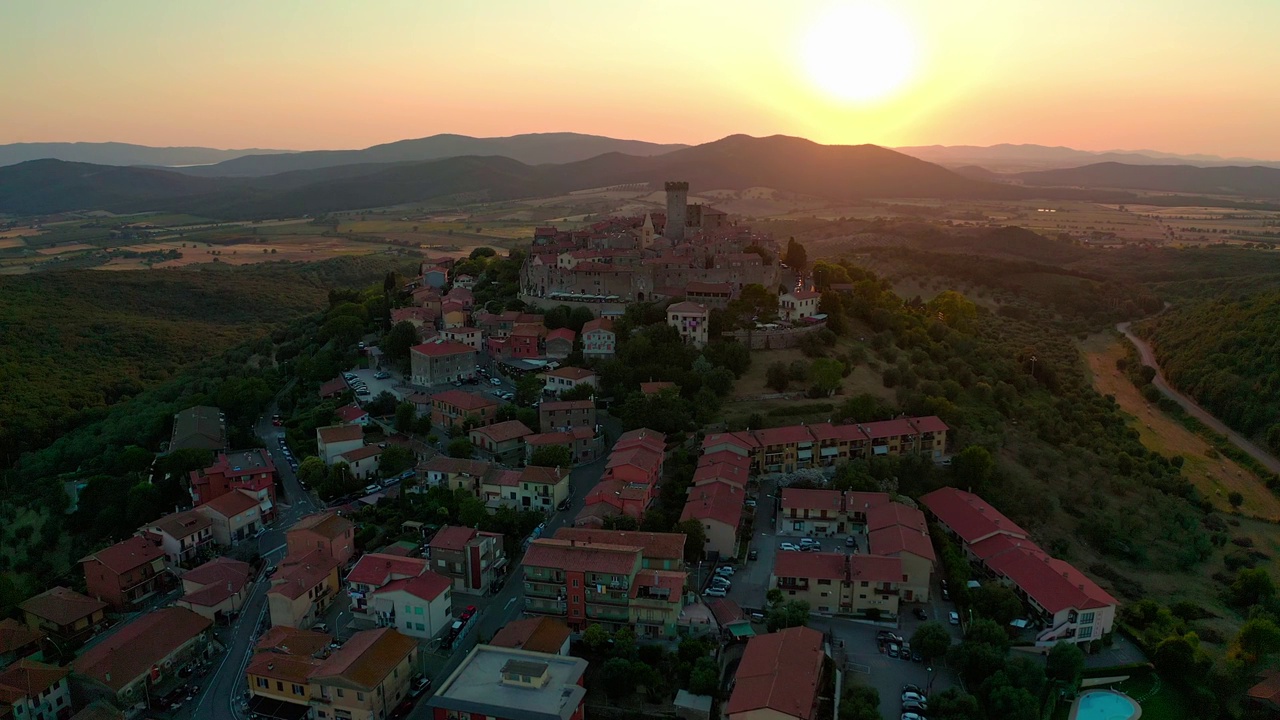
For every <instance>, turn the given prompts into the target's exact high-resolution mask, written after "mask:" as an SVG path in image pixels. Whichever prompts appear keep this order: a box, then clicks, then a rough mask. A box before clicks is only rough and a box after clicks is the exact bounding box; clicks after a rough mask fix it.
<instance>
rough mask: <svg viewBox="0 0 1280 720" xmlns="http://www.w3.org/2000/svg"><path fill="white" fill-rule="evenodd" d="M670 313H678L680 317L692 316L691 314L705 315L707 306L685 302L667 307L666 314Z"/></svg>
mask: <svg viewBox="0 0 1280 720" xmlns="http://www.w3.org/2000/svg"><path fill="white" fill-rule="evenodd" d="M672 313H679V314H681V315H693V314H702V315H706V314H707V306H706V305H699V304H698V303H696V302H689V301H687V300H686V301H685V302H678V303H676V304H674V305H671V306H669V307H667V314H668V315H670V314H672Z"/></svg>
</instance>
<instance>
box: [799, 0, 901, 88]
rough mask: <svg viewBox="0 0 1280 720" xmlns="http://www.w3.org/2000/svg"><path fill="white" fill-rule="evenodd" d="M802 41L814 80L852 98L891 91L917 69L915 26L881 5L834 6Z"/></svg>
mask: <svg viewBox="0 0 1280 720" xmlns="http://www.w3.org/2000/svg"><path fill="white" fill-rule="evenodd" d="M801 42H802V46H801V59H802V61H803V64H804V68H805V71H806V72H807V73H808V76H809V80H810V81H811V82H812V83H813V84H814V85H816V86H817V87H818V88H820V89H821V90H822V91H824V92H826V93H827V94H829V95H831V96H832V97H834V98H836V99H838V100H842V101H846V102H867V101H870V100H878V99H880V98H883V97H885V96H887V95H890V94H891V93H893V92H894V91H895V90H897V89H899V88H901V87H902V86H903V85H904V84H905V83H906V82H907V81H908V80H910V79H911V74H912V72H913V71H914V70H915V55H916V48H915V41H914V38H913V36H912V33H911V29H910V28H909V27H908V26H907V24H906V23H905V22H904V21H903V19H902V18H901V17H900V16H899V15H897V14H896V13H894V12H893V11H892V10H890V9H887V8H884V7H881V6H879V5H872V4H869V3H860V2H859V3H851V4H843V5H838V6H836V7H833V8H832V9H831V10H830V11H828V12H827V13H826V14H824V15H822V16H821V17H820V18H818V21H817V22H816V23H815V24H814V26H813V27H812V28H811V29H810V30H809V32H808V33H807V34H806V35H805V36H804V38H803V39H802V41H801Z"/></svg>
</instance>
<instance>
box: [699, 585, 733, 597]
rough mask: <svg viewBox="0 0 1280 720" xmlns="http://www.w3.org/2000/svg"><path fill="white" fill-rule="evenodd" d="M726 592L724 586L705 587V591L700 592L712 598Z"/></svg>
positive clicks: (721, 595) (726, 593)
mask: <svg viewBox="0 0 1280 720" xmlns="http://www.w3.org/2000/svg"><path fill="white" fill-rule="evenodd" d="M728 594H729V593H728V591H726V590H725V589H724V588H719V587H710V588H707V589H706V591H704V592H703V593H702V595H703V597H713V598H722V597H725V596H726V595H728Z"/></svg>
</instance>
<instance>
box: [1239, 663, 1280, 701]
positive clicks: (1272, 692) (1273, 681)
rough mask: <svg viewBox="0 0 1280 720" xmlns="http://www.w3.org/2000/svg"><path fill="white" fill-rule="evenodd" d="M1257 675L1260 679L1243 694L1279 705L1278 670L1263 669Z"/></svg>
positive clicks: (1279, 681) (1279, 672)
mask: <svg viewBox="0 0 1280 720" xmlns="http://www.w3.org/2000/svg"><path fill="white" fill-rule="evenodd" d="M1258 677H1259V678H1261V680H1260V681H1259V682H1258V684H1257V685H1254V686H1253V687H1251V688H1249V690H1248V691H1247V692H1245V695H1247V696H1249V697H1250V698H1253V699H1254V700H1258V701H1260V702H1265V703H1270V704H1271V705H1280V670H1263V671H1262V672H1261V673H1259V675H1258Z"/></svg>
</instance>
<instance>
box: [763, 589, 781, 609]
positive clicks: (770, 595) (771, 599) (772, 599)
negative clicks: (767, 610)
mask: <svg viewBox="0 0 1280 720" xmlns="http://www.w3.org/2000/svg"><path fill="white" fill-rule="evenodd" d="M785 598H786V596H785V595H783V594H782V590H779V589H778V588H769V592H767V593H765V594H764V600H765V602H766V603H768V604H769V606H770V607H772V606H774V605H778V604H781V603H782V601H783V599H785Z"/></svg>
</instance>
